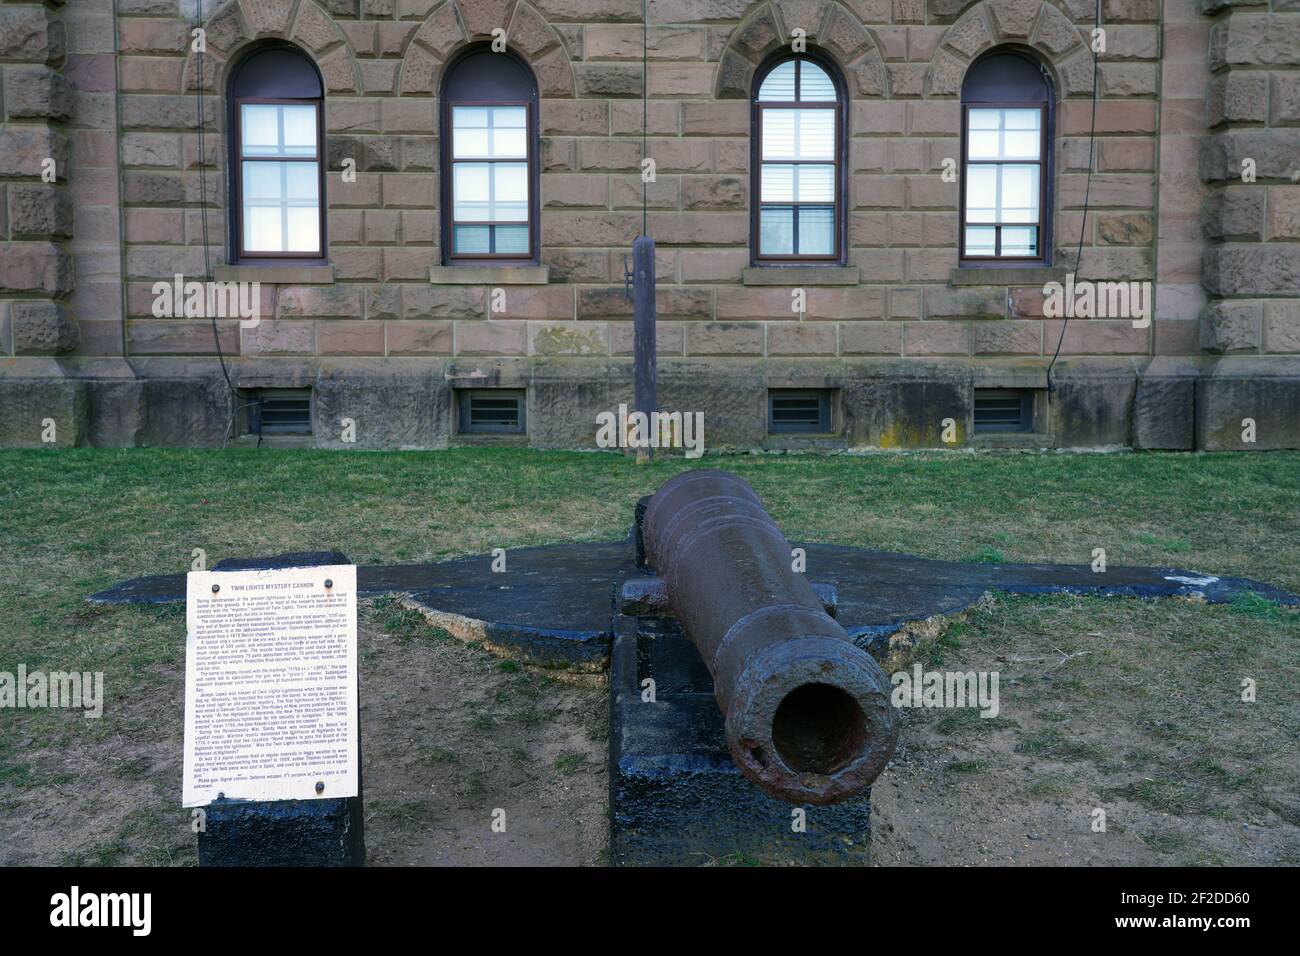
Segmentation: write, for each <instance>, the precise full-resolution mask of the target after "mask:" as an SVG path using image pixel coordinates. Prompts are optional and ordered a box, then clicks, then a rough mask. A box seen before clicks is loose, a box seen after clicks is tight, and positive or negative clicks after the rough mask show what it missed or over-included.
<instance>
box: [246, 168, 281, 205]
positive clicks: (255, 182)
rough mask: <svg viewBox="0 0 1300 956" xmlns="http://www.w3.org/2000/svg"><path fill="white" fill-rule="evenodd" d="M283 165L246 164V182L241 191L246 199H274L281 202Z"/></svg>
mask: <svg viewBox="0 0 1300 956" xmlns="http://www.w3.org/2000/svg"><path fill="white" fill-rule="evenodd" d="M282 165H283V163H244V182H243V189H242V190H241V191H242V192H243V195H244V199H245V200H248V199H273V200H275V201H276V202H279V200H280V198H281V195H282V193H281V187H282V183H281V180H280V167H281V166H282Z"/></svg>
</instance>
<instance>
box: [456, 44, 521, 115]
mask: <svg viewBox="0 0 1300 956" xmlns="http://www.w3.org/2000/svg"><path fill="white" fill-rule="evenodd" d="M442 95H443V97H444V98H446V99H450V100H455V101H456V102H457V103H498V102H501V101H502V100H510V101H512V102H513V101H518V100H536V99H537V80H536V78H534V76H533V71H532V70H530V69H529V68H528V67H527V66H526V65H525V64H524V63H523V62H522V61H521V60H519V58H518V57H516V56H514V55H513V54H511V53H494V52H493V51H492V50H491V49H490V48H488V47H481V48H479V49H476V50H473V51H471V52H469V53H467V54H465V55H464V56H462V57H461V58H460V59H458V60H456V61H455V62H454V63H453V64H452V65H451V68H450V69H448V71H447V75H446V76H445V77H444V78H443V83H442Z"/></svg>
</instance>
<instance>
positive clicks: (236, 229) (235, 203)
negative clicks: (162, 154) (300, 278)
mask: <svg viewBox="0 0 1300 956" xmlns="http://www.w3.org/2000/svg"><path fill="white" fill-rule="evenodd" d="M274 49H280V50H289V51H292V52H293V53H295V54H296V55H298V56H299V57H301V58H302V60H303V62H304V63H306V64H307V65H308V66H309V67H310V68H311V69H312V70H313V71H314V72H315V73H316V77H317V80H318V81H319V82H320V84H321V87H320V88H321V96H320V97H319V98H301V97H298V98H286V97H274V96H240V97H236V96H234V95H233V91H234V86H235V80H236V78H237V77H238V75H239V71H240V70H242V69H243V68H244V66H245V65H246V64H247V63H248V61H249V60H251V59H252V58H253V57H255V56H257V55H258V54H259V53H264V52H266V51H268V50H274ZM226 94H227V95H226V101H227V110H226V129H227V131H228V133H229V135H228V136H227V139H228V140H229V148H228V161H227V164H226V167H227V181H226V187H227V188H226V193H227V195H228V196H229V197H230V204H229V207H228V215H229V218H230V225H229V232H230V240H229V241H230V250H231V252H230V264H231V265H240V264H244V263H257V264H260V265H266V264H272V263H276V262H284V263H293V264H295V265H304V264H319V265H324V264H326V262H327V261H328V258H327V256H326V250H327V249H329V238H328V236H327V235H326V230H325V227H326V223H327V221H328V219H329V216H328V215H327V211H328V205H329V203H328V201H327V199H326V195H325V166H326V159H325V83H324V80H323V79H321V76H320V70H318V69H317V68H316V64H315V63H313V62H312V60H311V58H310V57H309V56H307V54H306V53H304V52H303V51H302V50H300V49H298V48H297V47H296V46H293V45H292V44H288V43H270V44H261V45H259V46H257V47H256V48H254V49H253V50H251V51H250V52H249V53H248V54H247V55H246V56H244V57H243V58H242V59H241V60H240V62H239V65H238V66H236V67H235V69H234V70H232V71H231V74H230V80H229V85H228V87H227V91H226ZM245 103H251V104H284V105H291V106H297V105H308V106H315V107H316V157H315V160H314V162H315V163H316V166H317V177H316V190H317V208H316V215H317V221H318V224H319V225H318V235H319V237H320V246H319V248H317V249H316V250H315V251H312V252H249V251H247V250H246V249H244V201H243V180H244V166H243V164H244V163H246V162H254V163H256V162H313V160H311V159H308V158H306V157H283V156H277V157H271V156H265V157H253V158H245V157H244V156H242V155H240V154H241V153H242V151H243V147H242V144H241V142H240V140H241V138H242V136H243V130H244V123H243V116H242V112H241V109H240V108H241V107H242V106H243V105H244V104H245Z"/></svg>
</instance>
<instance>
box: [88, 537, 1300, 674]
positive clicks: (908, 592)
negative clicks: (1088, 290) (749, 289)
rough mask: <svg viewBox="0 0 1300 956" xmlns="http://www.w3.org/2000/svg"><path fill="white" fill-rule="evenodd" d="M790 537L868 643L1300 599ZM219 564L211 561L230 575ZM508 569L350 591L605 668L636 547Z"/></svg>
mask: <svg viewBox="0 0 1300 956" xmlns="http://www.w3.org/2000/svg"><path fill="white" fill-rule="evenodd" d="M796 544H798V546H799V547H803V548H804V549H805V550H806V552H807V557H808V567H807V573H808V575H809V577H811V578H812V580H814V581H817V582H822V583H825V584H827V585H830V586H832V587H833V588H834V589H835V591H836V593H837V595H838V600H839V610H838V614H837V619H838V620H839V622H840V623H841V624H842V625H843V626H844V628H845V630H847V631H848V632H849V634H851V635H852V636H853V637H854V638H855V639H857V640H858V642H859V643H860V644H864V645H867V644H870V643H872V642H873V641H876V640H880V639H883V637H884V636H885V635H888V634H891V633H893V632H895V631H897V630H898V628H899V627H901V626H902V625H903V624H905V623H907V622H908V621H915V620H923V619H925V618H927V617H931V616H933V615H936V614H952V613H955V612H957V611H960V610H962V609H963V608H966V607H969V606H970V605H972V604H974V603H975V602H976V601H978V600H979V598H980V596H981V595H982V594H983V593H984V592H985V591H988V590H993V591H1003V592H1006V593H1010V594H1081V595H1097V596H1112V597H1113V596H1123V597H1139V598H1155V597H1197V596H1199V597H1201V598H1203V599H1204V600H1206V601H1207V602H1209V603H1211V604H1223V603H1228V602H1230V601H1232V600H1233V598H1235V597H1237V596H1238V595H1240V594H1243V593H1245V592H1248V591H1254V592H1256V593H1257V594H1259V595H1261V596H1262V597H1265V598H1268V599H1269V600H1272V601H1277V602H1278V603H1279V604H1283V605H1286V606H1290V607H1296V606H1300V597H1297V596H1296V595H1294V594H1290V593H1288V592H1286V591H1283V590H1280V589H1278V588H1275V587H1272V586H1270V585H1267V584H1263V583H1260V582H1258V581H1252V580H1250V579H1248V578H1238V577H1222V576H1218V575H1212V574H1203V573H1201V572H1197V571H1188V570H1184V569H1180V568H1142V567H1111V568H1109V569H1108V570H1107V571H1106V572H1105V573H1103V574H1095V573H1093V571H1092V570H1091V568H1089V566H1088V565H1086V564H1085V565H1061V564H968V563H964V562H956V561H934V560H930V559H927V558H920V557H916V556H914V555H908V554H897V553H895V552H891V551H872V550H868V549H865V548H853V547H846V546H842V545H829V544H807V543H803V544H799V543H797V542H796ZM324 553H335V554H336V553H337V552H324ZM318 554H319V553H318ZM302 557H304V555H283V556H278V557H276V558H269V559H268V558H262V559H248V561H260V562H266V561H283V560H285V559H301V558H302ZM248 561H241V562H238V563H239V564H240V565H246V564H248ZM233 563H235V562H232V564H233ZM224 564H226V562H220V563H218V565H217V566H216V567H217V568H218V569H221V570H227V569H228V568H223V567H222V565H224ZM280 566H289V565H280ZM506 569H507V570H506V571H505V572H503V573H494V572H493V571H492V558H491V556H490V555H482V556H474V557H468V558H456V559H455V560H452V561H443V562H441V563H439V564H403V565H372V566H363V567H359V568H357V588H358V591H359V593H360V594H361V595H362V596H363V597H375V596H379V595H383V594H393V593H406V594H410V595H411V596H412V598H413V599H414V600H415V602H416V603H418V604H420V605H421V606H423V607H424V608H425V609H427V610H428V611H430V612H432V613H433V614H435V615H437V614H447V615H452V616H454V617H457V618H461V619H464V620H466V621H469V622H474V623H475V624H476V625H477V629H478V631H480V632H481V633H482V635H483V637H484V639H485V640H488V641H490V642H491V643H494V644H497V645H499V646H501V647H504V648H506V649H507V650H509V651H511V652H512V653H515V654H517V655H518V656H519V657H520V658H521V659H523V660H526V661H529V662H531V663H536V664H539V665H542V666H552V667H572V666H575V665H576V666H580V667H583V668H587V669H590V668H593V667H599V666H601V665H602V664H603V663H604V661H605V660H606V658H607V656H608V654H609V650H610V644H611V641H612V638H613V635H612V631H611V626H610V620H611V617H612V615H613V613H614V610H615V607H614V605H615V600H616V597H617V591H618V587H619V584H620V582H621V581H622V580H623V578H624V577H626V576H627V575H630V574H633V573H635V572H636V550H635V547H634V546H633V544H632V542H631V541H630V540H629V541H604V542H590V543H576V544H557V545H546V546H542V547H535V548H519V549H516V550H509V551H508V552H507V555H506ZM89 600H91V601H95V602H101V603H107V604H154V603H168V602H172V601H184V600H185V575H183V574H173V575H154V576H150V577H143V578H135V579H134V580H131V581H126V582H123V583H122V584H118V585H116V586H114V587H112V588H109V589H107V590H105V591H100V592H99V593H98V594H94V595H92V596H91V597H90V598H89Z"/></svg>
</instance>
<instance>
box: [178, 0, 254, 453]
mask: <svg viewBox="0 0 1300 956" xmlns="http://www.w3.org/2000/svg"><path fill="white" fill-rule="evenodd" d="M197 16H198V20H197V23H198V29H200V30H202V29H203V0H198V15H197ZM207 48H208V44H207V38H206V37H204V40H203V42H202V43H201V44H200V45H199V47H198V49H196V50H195V51H194V52H195V54H196V59H195V71H194V104H195V110H196V112H197V114H198V115H197V119H198V127H199V155H198V163H199V218H200V220H201V223H202V227H201V228H202V230H203V242H202V245H203V292H204V295H203V301H204V305H205V306H206V305H207V304H208V299H209V296H208V294H207V293H208V289H209V288H210V287H211V286H210V283H211V282H212V252H211V247H210V244H209V242H208V179H207V174H206V170H207V164H208V157H207V151H206V150H205V149H204V145H203V128H204V125H205V123H204V115H203V86H204V84H205V83H206V82H207V80H206V77H205V75H204V72H203V57H204V54H205V53H206V52H207ZM259 307H260V306H259ZM210 312H211V314H210V315H209V316H208V318H209V319H210V320H211V322H212V343H213V345H215V346H216V349H217V361H218V362H220V363H221V376H222V377H223V378H224V379H225V380H226V388H227V389H228V390H229V392H230V397H231V403H230V421H229V422H228V423H227V425H226V437H225V440H224V442H223V445H226V444H229V443H230V437H231V435H232V433H233V432H234V430H235V418H236V416H237V415H238V414H239V412H241V411H242V410H244V409H245V408H251V407H252V406H254V405H260V404H261V402H260V400H255V401H252V402H245V403H244V404H242V405H241V404H238V399H239V390H238V389H237V388H235V384H234V383H233V382H232V381H231V380H230V370H229V369H228V368H226V356H225V353H224V352H223V351H222V348H221V333H220V330H218V328H217V312H216V310H215V309H212V310H210ZM261 419H262V416H261V415H259V416H258V431H257V447H259V448H261V447H262V429H261Z"/></svg>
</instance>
